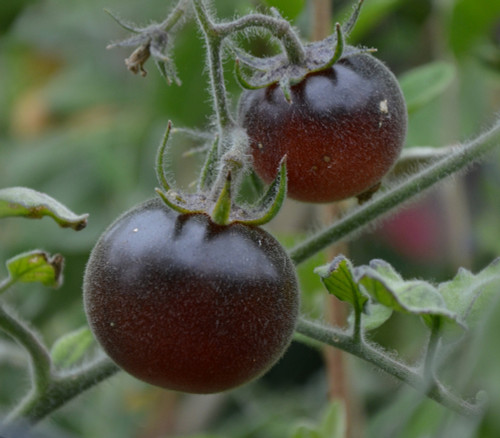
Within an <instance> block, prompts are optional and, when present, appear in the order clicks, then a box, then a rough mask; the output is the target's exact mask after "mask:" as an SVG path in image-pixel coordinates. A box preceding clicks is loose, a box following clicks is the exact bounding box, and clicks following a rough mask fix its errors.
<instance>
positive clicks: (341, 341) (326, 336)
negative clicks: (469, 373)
mask: <svg viewBox="0 0 500 438" xmlns="http://www.w3.org/2000/svg"><path fill="white" fill-rule="evenodd" d="M297 332H298V333H300V334H302V335H304V336H307V337H309V338H311V339H314V340H316V341H319V342H322V343H324V344H328V345H331V346H333V347H336V348H339V349H341V350H344V351H346V352H348V353H350V354H353V355H354V356H357V357H359V358H361V359H363V360H365V361H367V362H369V363H371V364H372V365H375V366H376V367H378V368H380V369H382V370H383V371H385V372H386V373H388V374H390V375H391V376H393V377H396V378H397V379H398V380H400V381H402V382H404V383H406V384H408V385H410V386H412V387H413V388H415V389H416V390H418V391H421V392H423V393H424V394H425V395H427V396H428V397H429V398H431V399H432V400H434V401H436V402H438V403H440V404H441V405H443V406H445V407H447V408H449V409H451V410H453V411H455V412H457V413H459V414H461V415H467V416H474V415H479V414H480V413H481V411H482V409H481V407H478V406H476V405H473V404H471V403H469V402H467V401H465V400H463V399H461V398H459V397H457V396H456V395H455V394H452V393H451V392H449V391H448V390H447V389H446V388H444V387H443V386H442V385H441V384H439V383H436V384H433V385H432V386H431V387H430V389H428V390H426V388H428V385H426V382H425V379H424V377H422V376H421V375H420V374H419V373H418V372H417V371H416V370H415V369H414V368H412V367H409V366H408V365H406V364H404V363H401V362H399V361H397V360H395V359H393V358H391V357H389V356H386V355H385V354H384V353H382V352H381V351H380V350H379V349H377V348H374V347H372V346H371V345H369V344H367V343H364V342H362V343H358V342H354V341H353V339H352V338H351V337H350V336H349V335H348V334H347V333H345V332H344V331H343V330H340V329H338V328H335V327H329V326H324V325H322V324H320V323H318V322H315V321H309V320H307V319H304V318H300V319H299V322H298V325H297Z"/></svg>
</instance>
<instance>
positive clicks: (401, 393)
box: [0, 0, 500, 438]
mask: <svg viewBox="0 0 500 438" xmlns="http://www.w3.org/2000/svg"><path fill="white" fill-rule="evenodd" d="M321 2H322V1H321V0H317V1H313V0H307V1H306V0H294V1H278V0H266V1H264V0H253V1H252V0H215V2H214V3H215V5H216V9H217V12H218V15H219V17H227V18H229V17H233V16H234V15H235V13H238V14H243V13H246V12H248V11H249V10H250V9H258V10H261V11H263V10H265V8H267V7H268V6H276V7H278V8H279V9H280V10H281V11H282V13H283V14H284V15H285V16H287V17H289V18H291V19H292V20H293V23H294V25H295V26H296V27H297V28H298V29H299V30H300V32H301V35H302V36H303V38H304V39H309V38H311V37H312V35H313V34H314V27H315V22H314V10H315V8H316V7H318V5H319V4H320V3H321ZM330 3H331V5H330V6H333V12H334V18H332V20H331V26H333V24H334V22H335V21H337V20H342V19H344V18H345V17H346V16H347V15H348V14H349V12H350V10H351V7H352V1H341V0H335V1H331V2H330ZM365 3H366V4H365V6H364V9H363V12H362V14H361V18H360V20H359V22H358V25H357V27H356V28H355V31H354V32H353V34H352V36H351V39H350V41H349V42H350V43H351V44H361V45H365V46H369V47H377V48H378V53H377V55H376V56H377V57H379V58H380V59H382V60H383V61H384V62H386V63H387V65H388V66H389V67H390V68H391V69H392V70H393V71H394V72H395V74H396V75H397V76H399V77H403V76H404V74H405V73H407V72H408V71H410V70H412V69H413V68H416V67H418V66H422V65H425V64H427V63H430V62H433V61H445V62H447V63H449V65H451V66H452V67H453V68H452V70H451V71H452V76H453V78H452V80H451V82H449V84H448V86H447V87H446V90H444V92H443V93H442V94H441V95H440V96H439V97H438V98H435V99H433V100H432V101H431V102H429V103H427V104H426V105H425V106H424V107H421V108H418V109H415V110H414V111H412V113H411V114H410V124H409V135H408V140H407V147H413V146H436V147H439V146H442V145H447V144H453V143H456V142H459V141H462V140H465V139H467V138H471V137H473V136H474V135H476V134H478V133H479V132H480V131H481V130H482V129H483V128H484V127H485V126H488V124H489V123H491V122H492V120H493V119H494V113H495V111H497V112H498V110H499V109H500V2H497V1H492V0H419V1H415V0H366V1H365ZM171 4H172V1H165V0H163V1H160V0H148V1H141V2H138V1H135V2H132V1H129V2H124V1H122V0H120V1H118V0H85V1H82V0H74V1H62V0H3V1H2V2H1V3H0V187H9V186H26V187H30V188H33V189H36V190H39V191H42V192H45V193H47V194H49V195H51V196H52V197H54V198H56V199H58V200H59V201H60V202H62V203H64V204H65V205H67V206H68V207H69V208H71V209H72V210H73V211H75V212H76V213H89V214H90V220H89V225H88V227H87V228H86V229H85V230H83V231H81V232H79V233H74V232H72V231H69V230H63V229H59V228H57V226H56V225H55V224H54V223H53V222H51V221H50V220H48V219H45V220H42V221H27V220H24V219H4V220H2V222H1V223H0V261H4V260H7V259H8V258H9V257H12V256H14V255H16V254H17V253H20V252H22V251H26V250H28V249H34V248H43V249H45V250H47V251H49V252H51V253H56V252H60V253H62V254H63V255H64V256H65V257H66V269H65V283H64V285H63V287H62V288H61V289H59V290H56V291H52V290H46V289H43V288H42V287H38V286H36V285H23V286H19V287H16V288H15V290H13V291H11V292H9V293H8V294H7V296H6V297H5V299H6V301H8V303H9V304H10V305H11V306H13V307H15V308H16V309H17V310H18V312H19V313H20V314H21V315H23V316H24V317H25V318H27V319H29V320H30V321H32V322H33V324H34V325H35V326H36V327H37V329H39V330H40V332H41V333H42V335H43V337H44V339H46V341H47V342H48V343H49V344H51V343H53V342H54V341H55V340H56V339H57V338H58V337H59V336H61V335H62V334H64V333H66V332H68V331H70V330H73V329H77V328H79V327H81V326H82V325H85V323H86V322H85V315H84V313H83V309H82V302H81V282H82V274H83V270H84V267H85V263H86V259H87V257H88V254H89V251H90V249H91V248H92V246H93V243H94V242H95V241H96V239H97V237H98V236H99V234H100V233H101V232H102V231H103V230H104V229H105V227H106V226H107V225H108V224H109V223H110V222H111V221H112V220H113V219H114V218H115V217H116V216H117V215H118V214H120V213H121V212H123V211H124V210H126V209H128V208H130V207H132V206H133V205H134V204H136V203H138V202H139V201H142V200H144V199H146V198H148V197H151V196H153V194H154V192H153V189H154V187H155V185H156V178H155V175H154V170H153V166H154V157H155V153H156V148H157V146H158V144H159V141H160V139H161V136H162V133H163V130H164V129H165V127H166V123H167V120H169V119H171V120H172V121H173V123H174V126H179V127H189V128H197V129H203V128H206V127H207V126H208V125H209V123H210V118H211V106H210V96H209V93H208V91H207V86H206V85H207V80H208V78H207V76H206V68H205V59H204V51H203V43H202V41H201V38H200V33H199V32H198V30H197V29H196V27H195V26H194V24H193V22H192V20H190V21H189V23H188V24H187V25H186V26H185V27H183V28H182V29H181V30H180V32H179V33H178V34H177V36H176V38H175V45H174V47H173V48H172V51H171V55H172V56H173V58H174V61H175V63H176V66H177V68H178V73H179V77H180V78H181V80H182V86H180V87H177V86H175V85H174V86H171V87H167V85H166V84H165V82H164V80H163V79H162V78H161V76H160V74H159V72H158V71H157V70H156V68H155V66H154V64H153V63H152V62H151V61H150V62H148V63H147V64H146V69H147V70H148V71H149V74H148V76H147V77H146V78H141V77H140V76H134V75H132V74H131V73H130V72H128V71H127V70H126V68H125V65H124V58H126V57H127V56H128V55H129V54H130V52H128V51H127V50H126V49H120V48H117V49H113V50H106V48H105V47H106V45H107V44H108V43H109V42H111V41H116V40H119V39H121V38H125V37H127V36H128V35H127V34H126V32H125V31H124V30H123V29H121V28H119V27H118V26H117V25H116V23H115V22H113V20H111V19H110V17H109V16H108V15H107V14H105V13H104V11H103V10H104V8H107V9H110V10H112V11H113V12H116V13H117V14H118V15H119V16H121V17H123V18H125V19H127V20H130V21H133V22H135V23H137V24H140V25H147V24H148V23H150V22H151V21H161V20H162V19H163V18H164V17H165V15H166V11H167V10H168V8H169V7H170V6H171ZM253 43H254V44H255V45H256V46H257V47H260V46H259V44H260V43H261V41H253ZM226 66H227V81H228V88H229V90H230V92H231V94H232V96H233V97H234V103H235V104H236V100H237V96H238V93H239V89H238V87H237V85H236V84H235V82H234V80H233V77H232V63H231V62H228V63H227V64H226ZM429 85H431V84H429ZM173 143H174V149H173V151H172V163H173V164H172V169H171V170H172V172H173V173H175V174H176V175H177V178H178V179H179V181H180V183H181V185H183V186H185V187H187V186H188V185H189V183H190V182H191V181H192V180H194V178H195V169H196V166H197V165H198V164H199V157H191V158H183V157H182V153H183V152H185V151H186V150H189V149H191V148H193V147H196V146H198V145H199V143H197V142H196V141H195V140H193V139H191V138H188V137H186V136H183V135H181V134H178V135H176V136H175V138H174V142H173ZM499 157H500V151H496V152H495V153H494V154H492V155H490V156H489V157H488V159H487V160H485V162H484V163H483V164H481V165H478V166H474V167H472V168H471V169H470V170H469V172H468V173H467V174H466V175H464V176H462V177H456V178H454V179H453V181H452V182H451V183H449V184H446V185H443V186H440V187H439V189H436V190H433V191H432V192H430V193H429V194H428V195H426V196H425V197H423V198H422V199H421V200H419V202H418V203H417V204H414V205H412V206H411V207H409V208H408V209H405V210H403V211H402V212H401V213H400V214H399V215H397V216H395V217H392V218H390V219H388V220H386V221H385V222H383V223H381V224H380V226H379V227H378V228H377V229H375V230H373V231H370V232H369V233H368V232H367V233H365V234H363V235H362V236H360V237H358V238H356V240H354V241H352V242H350V243H349V246H348V247H347V248H346V247H344V248H343V250H345V251H348V255H349V257H351V259H352V260H353V262H354V263H355V264H363V263H367V262H368V261H369V260H370V259H372V258H384V259H386V260H387V261H389V262H390V263H392V264H393V265H394V266H395V267H396V268H397V269H398V270H399V271H400V272H401V273H402V274H403V275H405V276H408V277H417V276H424V277H426V278H428V279H435V280H436V281H444V280H446V279H449V278H450V277H451V276H452V275H454V273H455V272H456V270H457V269H458V267H459V266H466V267H468V268H470V269H472V270H478V269H480V268H481V267H483V266H485V265H486V264H487V263H489V262H490V261H491V260H492V259H493V258H495V257H496V256H498V255H499V254H500V226H499V223H500V201H499V186H500V166H499ZM324 212H325V208H324V207H318V206H314V207H313V206H304V205H299V204H298V203H296V202H293V201H287V203H286V206H285V209H284V211H283V212H281V213H280V215H279V216H278V218H277V219H276V221H275V222H273V223H272V224H271V225H270V226H269V228H270V229H271V231H273V232H275V233H277V234H278V237H279V238H280V239H282V240H283V241H284V242H285V241H289V240H291V239H293V236H296V235H299V234H303V233H304V232H309V231H310V230H311V229H314V228H315V227H316V228H317V226H318V225H319V224H320V223H321V221H322V220H323V219H322V218H323V217H324ZM325 257H327V256H326V255H325ZM318 261H319V262H321V257H320V258H319V260H318ZM0 275H2V276H3V275H6V271H5V269H3V268H0ZM301 280H302V283H303V285H304V289H306V292H307V294H308V295H307V297H306V299H305V304H304V307H305V311H307V312H308V313H310V314H318V313H319V309H321V304H319V305H318V304H317V303H318V296H317V295H314V294H313V293H312V292H313V291H314V290H316V289H318V288H319V282H318V280H317V279H316V278H314V277H313V276H312V274H311V265H308V266H306V267H305V268H303V269H301ZM313 295H314V296H313ZM310 296H312V298H311V299H308V298H309V297H310ZM319 300H320V301H321V300H323V298H322V297H320V298H319ZM491 330H492V331H494V327H493V326H492V327H491ZM494 333H497V331H494ZM375 337H376V339H377V340H379V341H380V342H381V343H383V344H384V345H387V346H388V348H389V349H398V350H399V351H402V352H403V353H404V354H405V355H406V356H407V357H413V358H415V357H418V355H419V354H420V353H421V351H420V350H419V349H420V344H419V342H420V341H421V339H422V330H421V328H420V326H419V323H418V322H417V321H413V320H411V318H410V319H402V318H397V317H396V318H393V319H392V320H391V321H389V323H388V325H387V326H384V327H383V328H381V329H380V330H379V331H378V332H377V333H376V334H375ZM490 338H491V339H490ZM494 338H495V337H493V336H491V337H488V338H487V340H485V341H484V345H485V347H484V348H485V351H488V350H492V349H493V350H494V349H495V347H496V349H498V345H497V344H496V343H495V342H494V341H495V339H494ZM2 353H4V354H2ZM3 358H5V359H3ZM346 361H347V369H348V371H349V372H348V374H349V378H350V380H351V381H352V382H351V391H352V397H353V399H355V400H356V403H355V405H356V409H355V411H356V413H355V414H352V415H354V416H351V417H350V418H351V421H352V422H355V423H356V424H355V425H354V426H353V428H352V429H353V436H373V437H382V436H384V437H389V436H395V437H396V436H401V437H405V438H406V437H421V436H432V437H434V436H435V437H438V436H439V437H445V436H450V437H462V436H464V437H467V436H484V437H490V436H491V437H498V436H499V434H500V427H499V426H498V425H496V424H495V422H494V421H493V420H491V421H490V420H487V421H485V422H484V424H483V425H482V426H481V429H480V432H478V430H479V429H477V424H476V422H474V421H470V420H459V419H457V417H456V416H451V417H448V416H447V414H446V411H445V410H443V409H442V408H440V407H438V406H437V405H435V404H432V403H430V402H425V401H421V399H420V397H419V396H417V395H416V394H415V393H414V392H412V391H411V390H406V389H405V388H403V389H398V385H397V384H396V383H395V382H394V381H393V380H391V379H389V378H387V377H386V376H385V375H381V374H380V373H379V372H377V371H374V370H373V369H372V368H371V367H370V366H367V365H365V364H363V363H361V362H359V361H357V360H355V359H352V358H346ZM492 361H493V363H494V361H495V356H494V355H492V356H491V357H488V358H487V360H486V362H487V363H489V364H490V365H491V363H492ZM24 363H25V357H24V356H23V353H22V352H21V351H19V350H17V348H16V346H15V345H14V344H12V343H11V342H10V340H9V339H8V338H7V337H5V336H3V335H2V334H0V411H2V410H7V408H8V407H9V406H10V405H12V403H13V402H14V401H15V400H16V399H18V398H19V397H20V396H22V395H23V394H24V392H25V390H26V387H27V377H26V374H25V370H24V368H23V366H24ZM497 363H498V362H497ZM490 368H492V371H491V370H490V374H486V377H484V376H483V377H484V379H483V380H484V381H485V382H487V384H488V382H490V381H489V380H488V376H490V375H494V371H495V367H490ZM498 368H499V369H500V366H499V367H498ZM488 369H489V368H488ZM491 373H493V374H491ZM327 374H328V373H327V372H326V371H325V365H324V360H323V353H321V352H318V351H316V350H314V349H313V348H309V347H306V346H303V345H302V344H298V343H297V344H295V343H294V345H293V347H292V348H291V349H290V351H289V353H287V355H286V356H285V358H284V359H283V360H282V361H281V362H280V364H279V365H278V366H277V367H275V368H274V369H273V370H272V371H271V372H270V373H269V374H268V375H267V376H266V377H265V378H264V379H262V380H260V381H259V382H255V383H252V384H250V385H247V386H245V387H243V388H241V389H237V390H235V391H231V392H229V393H227V394H219V395H214V396H202V397H200V396H187V395H179V394H175V393H170V392H168V391H162V390H158V389H155V388H152V387H149V386H147V385H145V384H142V383H141V382H138V381H136V380H134V379H133V378H131V377H128V376H126V375H124V374H120V375H118V376H115V377H113V378H112V379H110V380H109V381H107V382H105V383H103V384H101V385H100V386H98V387H96V388H94V389H92V390H91V391H89V392H88V393H86V394H84V395H82V396H81V397H79V398H78V399H77V400H75V401H73V402H71V403H70V404H69V405H68V406H66V407H64V408H63V409H62V410H61V411H59V412H58V413H57V414H55V415H54V416H53V417H51V419H50V420H47V421H45V422H44V423H43V424H42V426H41V427H42V428H47V429H48V430H49V431H53V432H54V433H58V432H62V433H64V434H65V436H68V437H81V438H86V437H92V438H93V437H103V436H106V437H107V438H115V437H116V438H126V437H134V438H160V437H176V436H191V435H192V434H196V433H198V434H202V433H203V434H207V435H206V436H207V437H208V436H209V435H208V434H212V435H213V436H214V437H215V436H218V437H231V438H240V437H241V438H243V437H245V438H250V437H252V438H253V437H256V438H260V437H262V438H267V437H269V438H275V437H276V438H281V437H287V436H289V434H290V431H291V428H292V427H293V426H294V424H295V423H296V422H298V421H299V420H301V419H308V420H310V421H313V422H314V421H316V420H317V419H318V418H319V414H320V413H321V412H322V410H323V409H324V406H325V404H326V400H327V398H328V382H327V380H328V378H327ZM497 376H499V377H500V370H499V371H498V372H497ZM499 380H500V378H499ZM462 383H463V384H462V385H461V387H463V388H466V389H467V390H469V391H471V392H469V393H470V394H471V395H472V396H473V395H474V390H477V389H479V388H480V387H481V385H479V384H478V385H477V387H476V383H474V384H472V385H469V384H468V382H462ZM395 391H397V392H395ZM497 421H498V420H497ZM212 435H210V436H212ZM200 436H201V435H200ZM203 436H205V435H203Z"/></svg>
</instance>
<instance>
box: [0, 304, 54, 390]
mask: <svg viewBox="0 0 500 438" xmlns="http://www.w3.org/2000/svg"><path fill="white" fill-rule="evenodd" d="M0 328H2V330H3V331H5V332H6V333H7V334H8V335H10V336H11V337H12V338H14V339H15V340H16V341H17V342H18V343H19V344H20V345H22V346H23V347H24V349H25V350H26V351H27V352H28V354H29V358H30V370H31V377H32V379H31V380H32V394H33V396H35V397H38V396H40V395H41V394H43V393H44V392H45V391H46V389H47V387H48V386H49V384H50V380H51V360H50V354H49V352H48V350H47V348H46V347H45V345H44V344H43V342H42V341H41V340H40V339H39V337H38V336H37V335H36V334H35V333H34V332H33V331H32V330H31V329H30V328H29V327H28V325H27V324H26V323H24V322H23V321H21V320H20V319H18V318H17V317H15V316H14V314H13V312H12V311H11V310H10V309H9V310H6V309H4V308H3V306H0Z"/></svg>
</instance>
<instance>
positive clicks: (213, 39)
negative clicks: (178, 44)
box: [193, 0, 235, 156]
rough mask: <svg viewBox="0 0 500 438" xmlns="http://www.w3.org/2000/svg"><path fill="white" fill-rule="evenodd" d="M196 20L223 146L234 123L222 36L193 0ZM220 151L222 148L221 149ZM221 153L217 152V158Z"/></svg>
mask: <svg viewBox="0 0 500 438" xmlns="http://www.w3.org/2000/svg"><path fill="white" fill-rule="evenodd" d="M193 5H194V10H195V12H196V18H197V20H198V24H199V25H200V28H201V29H202V30H203V34H204V36H205V43H206V45H207V54H208V69H209V73H210V87H211V90H212V95H213V97H214V110H215V114H216V117H217V126H218V127H219V129H221V130H222V132H220V136H219V138H220V141H221V143H220V144H224V140H225V132H224V131H225V130H226V128H230V127H234V126H235V122H234V120H233V118H232V116H231V111H230V109H229V103H228V100H227V92H226V85H225V79H224V68H223V66H222V60H221V52H222V41H223V38H224V37H223V36H221V35H220V33H219V31H218V28H217V25H216V24H215V23H214V22H213V21H212V19H211V18H210V16H209V14H208V12H207V10H206V8H205V6H204V5H203V2H202V0H193ZM221 149H222V148H221ZM222 153H223V151H222V150H219V156H220V155H222Z"/></svg>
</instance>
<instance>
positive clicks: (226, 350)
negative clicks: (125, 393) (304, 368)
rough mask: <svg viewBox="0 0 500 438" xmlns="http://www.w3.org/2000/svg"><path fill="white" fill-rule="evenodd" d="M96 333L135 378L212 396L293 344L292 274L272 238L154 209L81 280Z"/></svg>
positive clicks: (125, 218) (118, 229)
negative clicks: (211, 394)
mask: <svg viewBox="0 0 500 438" xmlns="http://www.w3.org/2000/svg"><path fill="white" fill-rule="evenodd" d="M84 302H85V310H86V314H87V318H88V321H89V324H90V327H91V329H92V331H93V333H94V335H95V336H96V338H97V340H98V341H99V342H100V344H101V345H102V347H103V349H104V350H105V351H106V353H107V354H108V355H109V356H110V357H111V359H113V360H114V361H115V362H116V363H117V364H118V365H119V366H120V367H121V368H123V369H124V370H125V371H127V372H128V373H130V374H132V375H133V376H135V377H137V378H139V379H141V380H144V381H146V382H148V383H151V384H153V385H157V386H160V387H164V388H167V389H172V390H177V391H183V392H191V393H213V392H219V391H224V390H227V389H231V388H234V387H236V386H239V385H242V384H244V383H246V382H248V381H250V380H253V379H255V378H257V377H259V376H261V375H262V374H264V373H265V372H266V371H267V370H268V369H269V368H270V367H271V366H272V365H274V364H275V363H276V362H277V361H278V360H279V358H280V357H281V356H282V355H283V353H284V351H285V350H286V349H287V347H288V345H289V344H290V342H291V339H292V335H293V332H294V329H295V324H296V320H297V316H298V309H299V292H298V286H297V279H296V275H295V270H294V266H293V264H292V262H291V260H290V259H289V257H288V255H287V254H286V252H285V250H284V249H283V248H282V247H281V245H280V244H279V243H278V242H277V241H276V240H275V239H274V237H272V236H271V235H270V234H269V233H267V232H266V231H264V230H262V229H260V228H258V227H252V226H248V225H243V224H237V223H235V224H232V225H227V226H220V225H215V224H214V223H212V222H211V220H210V218H209V216H207V215H204V214H193V215H179V214H178V213H175V212H173V211H172V210H170V209H169V208H168V207H166V206H165V205H164V204H163V203H162V201H161V200H158V199H154V200H150V201H146V202H145V203H143V204H140V205H139V206H137V207H135V208H133V209H131V210H130V211H128V212H127V213H125V214H124V215H122V216H121V217H120V218H118V219H117V220H116V221H115V222H114V223H113V224H112V225H111V226H110V227H109V228H108V229H107V230H106V231H105V232H104V234H103V235H102V236H101V238H100V239H99V240H98V242H97V244H96V246H95V248H94V250H93V251H92V253H91V256H90V259H89V262H88V265H87V268H86V272H85V278H84Z"/></svg>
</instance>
